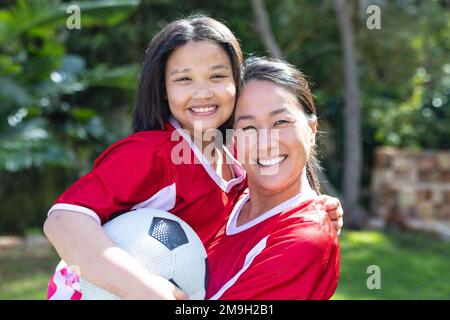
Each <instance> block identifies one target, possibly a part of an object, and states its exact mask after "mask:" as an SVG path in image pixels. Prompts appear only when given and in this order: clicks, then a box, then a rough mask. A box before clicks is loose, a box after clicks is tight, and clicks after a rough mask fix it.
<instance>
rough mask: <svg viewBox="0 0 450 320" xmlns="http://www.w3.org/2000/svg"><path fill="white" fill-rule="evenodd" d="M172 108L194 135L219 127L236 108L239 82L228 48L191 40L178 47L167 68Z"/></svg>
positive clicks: (174, 114) (167, 91) (167, 81)
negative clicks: (237, 81)
mask: <svg viewBox="0 0 450 320" xmlns="http://www.w3.org/2000/svg"><path fill="white" fill-rule="evenodd" d="M165 85H166V93H167V99H168V102H169V108H170V111H171V113H172V115H173V116H174V117H175V118H176V119H177V120H178V121H179V122H180V124H181V126H182V127H183V128H184V129H186V130H188V131H189V132H190V133H191V134H192V135H193V133H194V127H195V130H196V131H199V130H201V131H202V132H205V131H206V130H208V129H217V128H218V127H219V126H220V125H222V124H223V123H224V122H225V121H226V120H228V119H229V117H230V116H231V113H232V111H233V108H234V103H235V98H236V86H235V82H234V78H233V71H232V66H231V61H230V58H229V56H228V54H227V53H226V52H225V50H224V49H223V48H222V47H220V46H219V45H218V44H217V43H214V42H211V41H189V42H187V43H186V44H184V45H183V46H181V47H178V48H177V49H175V50H174V51H173V52H172V53H171V54H170V56H169V58H168V60H167V63H166V68H165Z"/></svg>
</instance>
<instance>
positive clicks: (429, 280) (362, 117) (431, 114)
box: [0, 0, 450, 299]
mask: <svg viewBox="0 0 450 320" xmlns="http://www.w3.org/2000/svg"><path fill="white" fill-rule="evenodd" d="M71 5H75V7H74V6H71ZM193 13H203V14H206V15H209V16H211V17H213V18H216V19H218V20H220V21H222V22H224V23H225V24H226V25H227V26H228V27H229V28H230V29H231V30H232V31H233V32H234V33H235V34H236V36H237V37H238V38H239V39H240V41H241V45H242V48H243V50H244V52H245V54H246V55H249V54H256V55H266V56H274V57H279V58H283V59H285V60H287V61H288V62H290V63H292V64H294V65H296V66H297V67H298V68H299V69H301V70H302V71H303V72H304V73H305V74H306V75H307V76H308V79H309V81H310V82H311V84H312V90H313V93H314V96H315V102H316V106H317V108H318V116H319V130H320V138H319V158H320V160H321V164H322V167H323V170H322V172H321V177H320V178H321V181H322V186H323V190H324V193H327V194H330V195H335V196H338V197H339V198H340V199H341V201H342V203H343V205H344V210H345V228H344V230H343V232H342V234H341V236H340V239H341V254H342V261H341V269H342V271H341V278H340V283H339V287H338V290H337V292H336V294H335V296H334V297H333V298H334V299H450V274H449V272H448V269H449V266H450V241H449V240H450V150H449V149H450V1H448V0H429V1H421V0H391V1H388V0H378V1H375V0H373V1H370V0H347V1H346V0H276V1H275V0H264V1H263V0H251V1H242V0H215V1H206V0H205V1H202V0H198V1H194V0H186V1H175V0H141V1H139V0H116V1H114V0H108V1H103V0H98V1H74V2H67V1H57V0H21V1H9V0H2V1H0V200H1V201H0V299H45V297H46V288H47V282H48V279H49V277H50V275H51V273H52V271H53V269H54V267H55V266H56V263H57V262H58V257H57V255H56V253H55V252H54V250H53V249H52V248H51V247H50V246H49V244H48V242H47V241H46V240H45V238H44V237H43V236H42V224H43V222H44V220H45V217H46V213H47V210H48V209H49V208H50V206H51V205H52V203H53V201H54V200H55V199H56V198H57V196H58V195H59V194H60V193H62V192H63V191H64V190H65V189H66V188H67V187H68V186H70V185H71V184H72V183H73V182H74V181H75V180H76V179H77V178H78V177H80V176H81V175H83V174H84V173H86V172H87V171H88V170H90V168H91V167H92V163H93V161H94V159H95V158H96V157H97V156H98V155H99V154H100V153H101V152H102V151H103V150H104V149H106V148H107V147H108V146H109V145H110V144H111V143H113V142H115V141H117V140H118V139H121V138H123V137H125V136H127V135H128V134H130V133H131V125H130V124H131V114H132V109H133V103H134V94H135V90H136V86H137V80H138V75H139V73H140V67H141V65H142V62H143V59H144V54H145V48H146V46H147V44H148V43H149V41H150V40H151V39H152V37H153V36H154V35H155V34H156V32H158V31H159V30H160V29H161V27H163V26H164V25H165V24H166V23H167V22H170V21H172V20H174V19H177V18H181V17H183V16H187V15H189V14H193ZM77 23H78V24H77ZM377 271H379V272H377Z"/></svg>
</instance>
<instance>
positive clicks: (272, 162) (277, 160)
mask: <svg viewBox="0 0 450 320" xmlns="http://www.w3.org/2000/svg"><path fill="white" fill-rule="evenodd" d="M286 158H287V156H278V157H272V158H264V159H258V161H257V162H258V164H259V165H260V166H264V167H268V166H273V165H276V164H278V163H280V162H281V161H283V160H284V159H286Z"/></svg>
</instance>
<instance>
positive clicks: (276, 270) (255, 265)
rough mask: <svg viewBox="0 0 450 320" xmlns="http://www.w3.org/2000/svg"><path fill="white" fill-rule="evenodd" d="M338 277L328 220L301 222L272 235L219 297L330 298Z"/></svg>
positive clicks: (335, 247)
mask: <svg viewBox="0 0 450 320" xmlns="http://www.w3.org/2000/svg"><path fill="white" fill-rule="evenodd" d="M323 218H326V219H328V217H323ZM338 277H339V243H338V239H337V235H336V233H335V231H334V228H333V226H332V225H331V222H330V221H329V219H328V221H325V222H324V223H320V224H318V223H316V222H305V221H303V222H300V223H294V224H291V225H286V227H283V228H281V229H278V230H276V231H275V232H274V233H273V234H271V235H270V236H269V237H268V238H267V242H266V244H265V248H264V249H263V250H262V251H261V252H260V253H259V254H258V255H257V256H256V257H255V258H254V260H253V261H252V262H251V264H250V266H249V267H248V268H247V269H246V270H245V272H243V273H242V274H241V275H240V276H239V277H238V279H237V280H236V282H235V283H234V284H233V285H232V286H230V287H229V288H228V289H227V290H225V291H224V292H223V294H222V295H221V296H220V297H219V299H221V300H280V299H283V300H304V299H313V300H322V299H329V298H330V297H331V296H332V295H333V293H334V291H335V289H336V287H337V281H338Z"/></svg>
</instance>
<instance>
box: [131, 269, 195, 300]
mask: <svg viewBox="0 0 450 320" xmlns="http://www.w3.org/2000/svg"><path fill="white" fill-rule="evenodd" d="M122 298H123V299H126V300H188V299H189V298H188V296H187V295H186V294H185V293H184V292H183V291H181V290H180V289H179V288H178V287H177V286H175V285H174V284H173V283H172V282H170V281H168V280H166V279H165V278H163V277H160V276H157V275H154V274H151V275H150V277H148V279H146V281H145V283H144V284H143V286H139V287H135V288H130V291H128V292H127V293H126V294H125V295H124V296H123V297H122Z"/></svg>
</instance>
